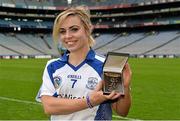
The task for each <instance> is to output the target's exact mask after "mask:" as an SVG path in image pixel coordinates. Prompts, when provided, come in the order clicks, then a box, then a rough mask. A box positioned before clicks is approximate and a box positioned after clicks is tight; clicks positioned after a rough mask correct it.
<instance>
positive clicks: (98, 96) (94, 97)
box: [89, 81, 121, 106]
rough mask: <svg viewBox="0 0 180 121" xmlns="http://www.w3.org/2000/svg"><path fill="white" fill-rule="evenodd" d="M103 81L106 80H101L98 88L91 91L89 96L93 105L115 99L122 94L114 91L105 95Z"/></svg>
mask: <svg viewBox="0 0 180 121" xmlns="http://www.w3.org/2000/svg"><path fill="white" fill-rule="evenodd" d="M103 83H104V81H100V82H99V83H98V84H97V86H96V88H95V89H94V90H93V91H92V92H90V93H89V97H90V103H91V104H92V105H93V106H96V105H99V104H101V103H102V102H104V101H106V100H114V99H117V98H119V97H120V96H121V94H120V93H117V92H115V91H112V92H111V93H110V94H109V95H103V91H102V88H103Z"/></svg>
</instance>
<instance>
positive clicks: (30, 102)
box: [0, 96, 141, 121]
mask: <svg viewBox="0 0 180 121" xmlns="http://www.w3.org/2000/svg"><path fill="white" fill-rule="evenodd" d="M0 100H6V101H12V102H18V103H25V104H34V105H42V104H41V103H38V102H33V101H27V100H20V99H14V98H9V97H2V96H0ZM112 117H114V118H118V119H122V120H136V121H141V120H139V119H132V118H127V117H121V116H117V115H113V116H112Z"/></svg>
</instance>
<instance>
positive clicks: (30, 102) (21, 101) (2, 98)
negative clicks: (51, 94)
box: [0, 96, 41, 105]
mask: <svg viewBox="0 0 180 121" xmlns="http://www.w3.org/2000/svg"><path fill="white" fill-rule="evenodd" d="M0 100H7V101H12V102H18V103H25V104H34V105H41V103H37V102H33V101H27V100H20V99H14V98H9V97H2V96H0Z"/></svg>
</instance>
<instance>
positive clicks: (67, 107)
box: [41, 95, 88, 115]
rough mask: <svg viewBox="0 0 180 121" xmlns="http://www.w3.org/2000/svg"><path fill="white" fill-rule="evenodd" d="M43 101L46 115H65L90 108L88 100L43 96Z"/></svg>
mask: <svg viewBox="0 0 180 121" xmlns="http://www.w3.org/2000/svg"><path fill="white" fill-rule="evenodd" d="M41 101H42V104H43V107H44V111H45V113H46V114H50V115H65V114H70V113H73V112H77V111H80V110H83V109H86V108H88V106H87V103H86V99H65V98H56V97H52V96H46V95H43V96H42V97H41Z"/></svg>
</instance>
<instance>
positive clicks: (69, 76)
mask: <svg viewBox="0 0 180 121" xmlns="http://www.w3.org/2000/svg"><path fill="white" fill-rule="evenodd" d="M67 78H71V79H81V75H68V76H67Z"/></svg>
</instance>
